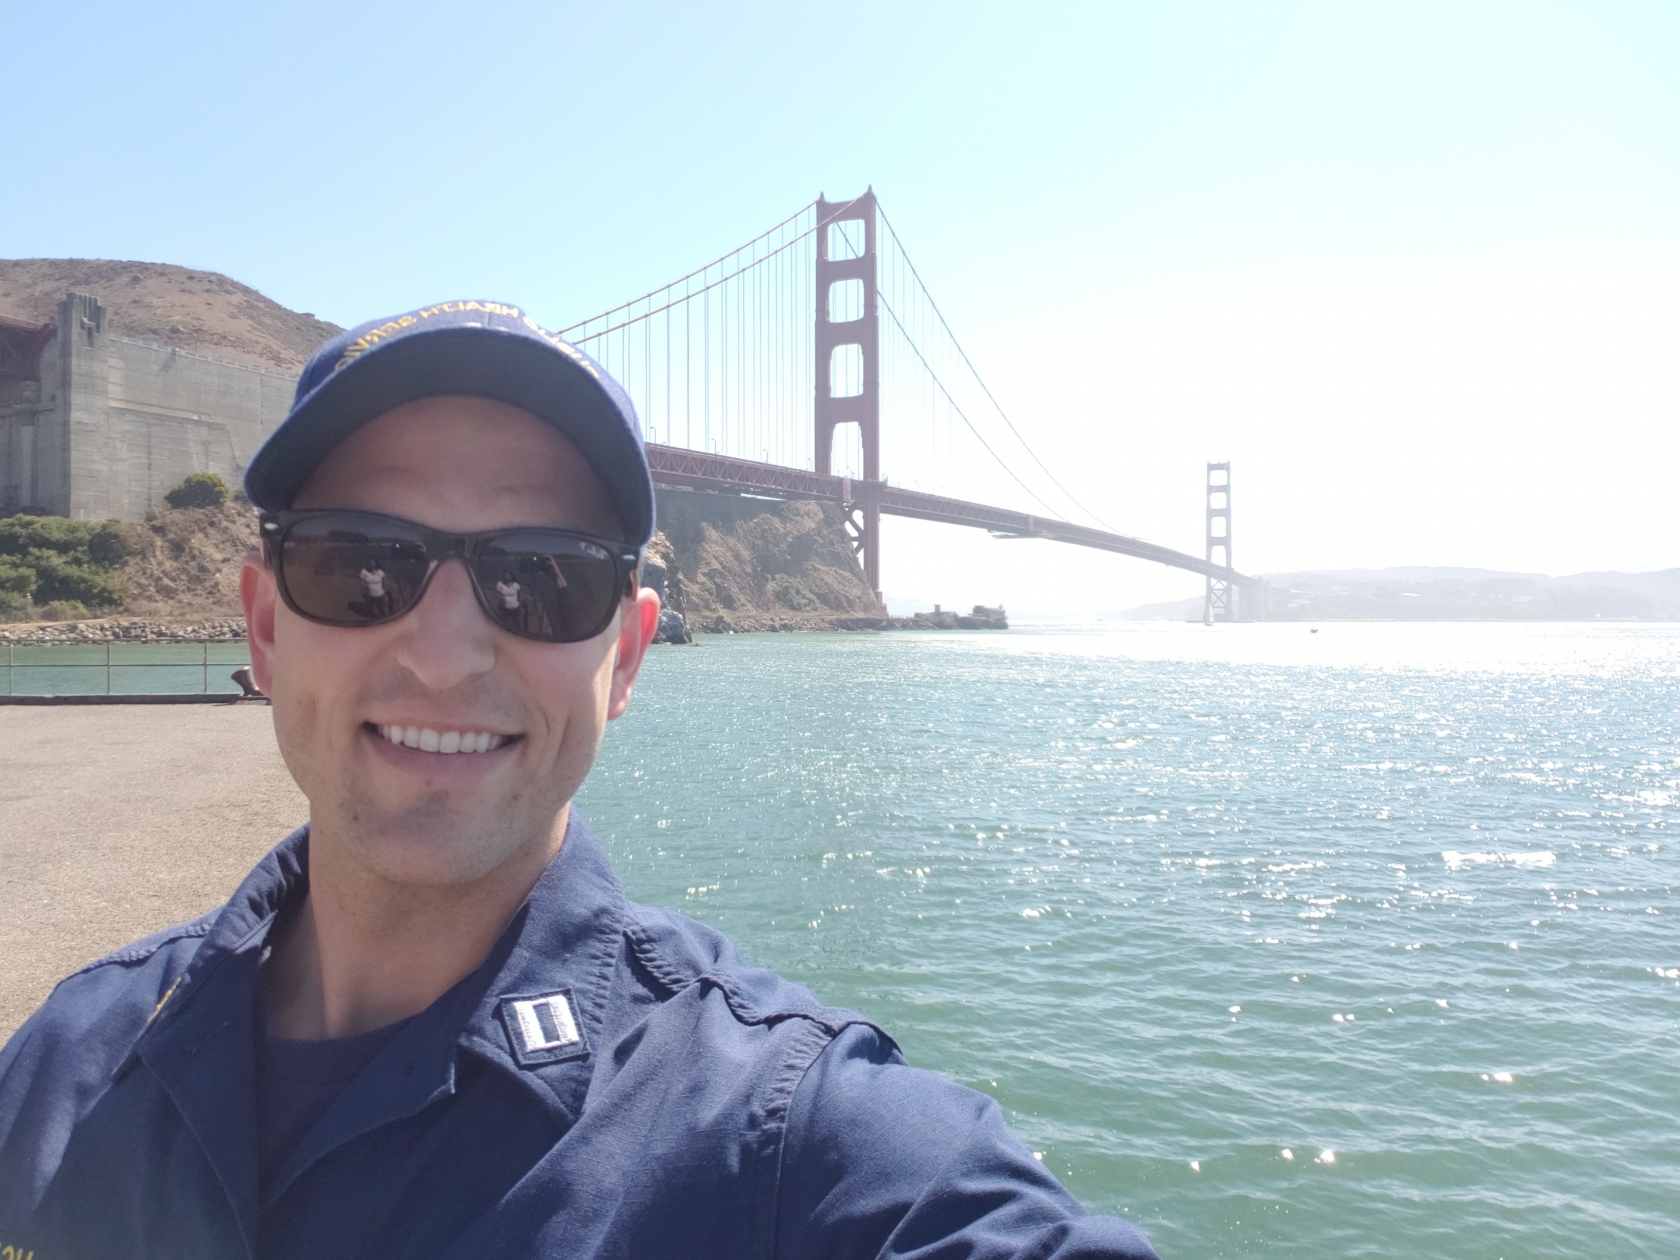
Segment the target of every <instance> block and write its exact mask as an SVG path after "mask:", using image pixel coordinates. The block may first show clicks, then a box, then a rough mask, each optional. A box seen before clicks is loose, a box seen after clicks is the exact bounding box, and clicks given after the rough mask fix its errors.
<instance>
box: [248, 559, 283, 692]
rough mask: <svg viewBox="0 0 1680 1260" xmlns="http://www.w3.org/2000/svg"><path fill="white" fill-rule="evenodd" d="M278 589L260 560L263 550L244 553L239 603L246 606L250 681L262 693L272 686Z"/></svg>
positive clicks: (270, 571) (272, 577) (270, 689)
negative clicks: (275, 608)
mask: <svg viewBox="0 0 1680 1260" xmlns="http://www.w3.org/2000/svg"><path fill="white" fill-rule="evenodd" d="M278 600H279V592H278V591H276V590H275V587H274V573H273V571H272V570H271V569H269V567H268V566H267V565H266V564H264V563H263V558H262V552H260V551H251V552H247V553H246V555H245V564H244V567H242V568H241V569H240V570H239V602H240V604H241V605H242V606H243V607H244V609H245V641H246V643H247V644H249V645H250V649H251V681H252V682H254V683H256V684H257V690H258V691H260V692H262V693H263V695H265V696H272V695H273V694H274V689H273V687H272V686H271V685H270V684H271V683H272V682H273V681H274V606H275V604H276V602H277V601H278Z"/></svg>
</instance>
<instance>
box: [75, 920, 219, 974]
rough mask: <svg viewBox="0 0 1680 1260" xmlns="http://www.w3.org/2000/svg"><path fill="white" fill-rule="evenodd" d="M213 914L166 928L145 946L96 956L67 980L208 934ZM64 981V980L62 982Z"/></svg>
mask: <svg viewBox="0 0 1680 1260" xmlns="http://www.w3.org/2000/svg"><path fill="white" fill-rule="evenodd" d="M211 918H212V916H211V915H205V916H204V917H203V918H200V919H194V920H193V921H192V922H191V923H183V924H182V925H181V926H180V927H177V928H169V929H165V931H164V933H163V934H162V935H161V936H159V937H157V938H156V939H154V940H151V941H148V942H147V943H146V945H145V947H144V948H140V947H139V946H136V945H125V946H123V947H122V948H121V949H119V950H117V951H115V952H114V953H110V954H106V955H105V957H103V958H96V959H94V960H93V961H92V962H90V963H88V964H87V966H85V967H80V968H78V969H77V970H75V971H72V972H71V973H70V974H69V975H68V976H66V977H64V978H65V979H66V980H71V979H74V978H75V977H77V976H83V975H86V974H87V973H88V972H90V971H97V970H98V969H99V968H101V967H110V966H114V965H120V964H123V963H136V962H145V961H146V960H147V959H148V958H152V957H154V956H155V955H156V954H157V952H158V951H159V950H161V949H162V948H163V947H164V946H166V945H173V944H175V942H177V941H184V940H190V939H191V938H193V937H197V936H208V935H209V934H210V928H211V927H212V922H211ZM61 983H62V982H61Z"/></svg>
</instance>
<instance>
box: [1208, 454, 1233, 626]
mask: <svg viewBox="0 0 1680 1260" xmlns="http://www.w3.org/2000/svg"><path fill="white" fill-rule="evenodd" d="M1207 561H1208V563H1209V564H1217V565H1221V566H1223V567H1224V568H1226V569H1229V568H1231V567H1232V564H1231V465H1230V463H1229V462H1227V463H1223V464H1209V465H1208V466H1207ZM1236 619H1237V588H1236V585H1235V584H1234V583H1232V582H1231V581H1230V580H1229V579H1228V578H1216V577H1214V576H1213V575H1212V574H1209V575H1208V579H1207V603H1206V605H1205V607H1204V611H1203V613H1202V621H1203V623H1204V624H1206V625H1210V626H1211V625H1212V624H1213V623H1214V622H1216V621H1235V620H1236Z"/></svg>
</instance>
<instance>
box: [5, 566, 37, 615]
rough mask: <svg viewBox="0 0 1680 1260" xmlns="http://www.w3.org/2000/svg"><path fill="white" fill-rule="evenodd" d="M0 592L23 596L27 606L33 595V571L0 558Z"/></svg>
mask: <svg viewBox="0 0 1680 1260" xmlns="http://www.w3.org/2000/svg"><path fill="white" fill-rule="evenodd" d="M0 591H6V592H8V593H10V594H13V595H21V596H23V602H24V603H25V604H27V603H28V602H29V597H30V596H31V595H33V594H34V593H35V570H34V569H32V568H30V567H28V566H27V565H22V564H19V563H18V562H17V561H15V560H13V559H10V558H9V557H5V556H0Z"/></svg>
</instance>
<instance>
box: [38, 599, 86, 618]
mask: <svg viewBox="0 0 1680 1260" xmlns="http://www.w3.org/2000/svg"><path fill="white" fill-rule="evenodd" d="M87 615H88V610H87V609H86V608H83V607H82V605H81V603H80V602H79V601H77V600H74V599H55V600H53V601H52V603H50V604H48V605H47V606H46V607H45V608H43V609H41V620H42V621H80V620H81V619H82V618H83V617H85V616H87Z"/></svg>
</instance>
